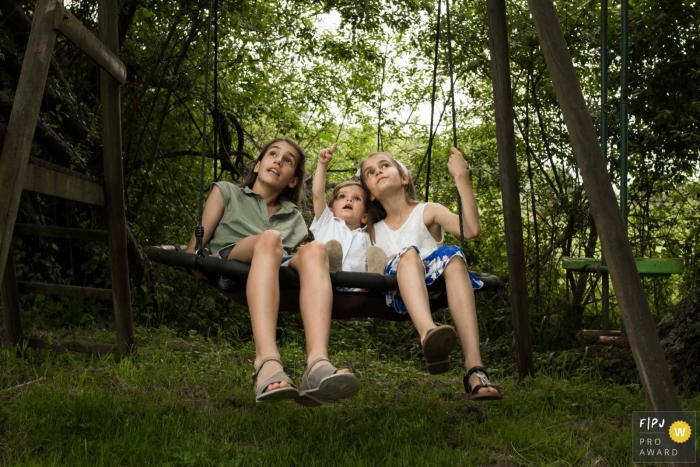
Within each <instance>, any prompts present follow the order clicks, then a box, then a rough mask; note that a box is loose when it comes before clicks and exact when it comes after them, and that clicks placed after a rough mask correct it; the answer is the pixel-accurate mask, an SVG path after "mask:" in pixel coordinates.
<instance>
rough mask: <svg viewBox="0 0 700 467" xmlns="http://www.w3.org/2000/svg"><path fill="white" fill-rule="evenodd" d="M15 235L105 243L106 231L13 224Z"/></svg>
mask: <svg viewBox="0 0 700 467" xmlns="http://www.w3.org/2000/svg"><path fill="white" fill-rule="evenodd" d="M15 235H26V236H35V237H55V238H67V239H70V240H87V241H100V242H106V241H107V238H108V235H107V231H106V230H89V229H75V228H70V227H57V226H53V225H32V224H15Z"/></svg>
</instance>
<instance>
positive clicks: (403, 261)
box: [398, 248, 423, 268]
mask: <svg viewBox="0 0 700 467" xmlns="http://www.w3.org/2000/svg"><path fill="white" fill-rule="evenodd" d="M416 265H418V266H420V267H423V261H421V259H420V255H419V254H418V252H417V251H416V249H415V248H409V249H408V250H406V251H404V252H403V254H401V257H400V258H399V265H398V267H399V268H401V267H404V268H407V267H416Z"/></svg>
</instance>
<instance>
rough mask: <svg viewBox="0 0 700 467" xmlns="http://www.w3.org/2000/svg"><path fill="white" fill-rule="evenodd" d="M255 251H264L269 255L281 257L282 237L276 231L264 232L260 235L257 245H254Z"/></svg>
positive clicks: (282, 252)
mask: <svg viewBox="0 0 700 467" xmlns="http://www.w3.org/2000/svg"><path fill="white" fill-rule="evenodd" d="M255 249H256V250H258V251H261V250H262V251H266V252H270V253H276V254H279V256H280V257H281V256H282V254H284V249H283V248H282V236H281V235H280V233H279V232H278V231H276V230H266V231H264V232H263V233H261V234H260V238H259V239H258V243H257V244H256V245H255Z"/></svg>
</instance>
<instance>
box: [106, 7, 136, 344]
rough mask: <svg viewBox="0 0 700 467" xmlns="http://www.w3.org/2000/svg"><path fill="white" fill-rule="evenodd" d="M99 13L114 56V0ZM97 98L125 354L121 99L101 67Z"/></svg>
mask: <svg viewBox="0 0 700 467" xmlns="http://www.w3.org/2000/svg"><path fill="white" fill-rule="evenodd" d="M98 16H99V28H100V40H101V41H102V42H104V44H105V45H106V46H107V48H108V49H109V50H111V51H112V52H113V53H114V54H115V55H116V56H119V34H118V24H117V19H118V18H119V14H118V8H117V0H99V2H98ZM100 101H101V120H102V142H103V147H104V149H103V152H104V168H105V194H106V201H107V223H108V226H109V227H108V228H109V264H110V269H111V274H112V293H113V303H114V322H115V327H116V330H117V349H118V353H119V354H120V355H125V354H127V353H129V351H130V349H131V347H132V346H133V344H134V330H133V322H132V317H131V291H130V288H129V267H128V264H127V256H126V242H127V239H126V210H125V207H124V173H123V169H122V130H121V98H120V90H119V83H118V82H117V81H116V80H115V79H114V77H113V76H112V75H110V74H109V73H108V72H107V71H105V70H104V69H101V70H100Z"/></svg>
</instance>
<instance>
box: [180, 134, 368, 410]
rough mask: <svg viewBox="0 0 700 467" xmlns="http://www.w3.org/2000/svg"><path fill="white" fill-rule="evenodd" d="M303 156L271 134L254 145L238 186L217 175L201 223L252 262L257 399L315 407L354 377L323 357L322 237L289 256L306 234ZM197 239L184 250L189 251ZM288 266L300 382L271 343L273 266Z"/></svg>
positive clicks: (346, 390)
mask: <svg viewBox="0 0 700 467" xmlns="http://www.w3.org/2000/svg"><path fill="white" fill-rule="evenodd" d="M305 162H306V155H305V154H304V151H303V150H302V148H301V147H299V145H298V144H297V143H295V142H294V141H292V140H289V139H286V138H278V139H274V140H273V141H271V142H270V143H268V144H267V145H266V146H265V147H264V148H263V149H262V151H261V152H260V155H259V156H258V159H257V160H256V162H255V165H254V166H253V168H252V170H250V172H249V174H248V176H247V178H246V180H245V181H244V183H243V185H242V186H241V187H238V186H236V185H233V184H231V183H226V182H220V183H217V184H216V185H214V187H213V188H212V191H211V193H210V195H209V198H208V199H207V203H206V206H205V208H204V213H203V215H202V225H203V226H204V238H203V240H202V243H203V244H206V243H207V242H209V240H211V243H210V246H211V247H212V249H214V250H216V251H218V254H219V256H220V257H221V258H223V259H232V260H238V261H242V262H244V263H249V264H250V273H249V275H248V282H247V286H246V298H247V301H248V307H249V309H250V319H251V324H252V328H253V339H254V341H255V352H256V357H255V362H254V364H253V370H254V372H253V380H254V388H255V394H256V401H257V402H267V401H279V400H284V399H296V400H297V402H299V403H301V404H303V405H308V406H315V405H321V404H323V403H326V402H330V401H333V400H337V399H342V398H347V397H352V396H354V395H355V394H357V391H358V390H359V381H358V380H357V378H356V377H355V375H354V374H352V373H350V371H349V370H347V369H342V370H338V369H337V368H335V367H334V366H333V365H332V364H331V363H330V361H328V340H329V334H330V325H331V309H332V304H333V290H332V286H331V281H330V274H329V269H328V257H327V254H326V248H325V245H324V244H323V243H320V242H316V241H314V242H311V243H308V244H306V245H304V246H302V247H299V249H298V251H297V253H296V254H295V255H294V256H285V255H284V253H285V250H286V251H287V252H291V249H292V248H294V247H297V246H298V245H299V244H300V243H301V242H302V241H303V240H304V238H305V237H306V235H307V230H306V225H305V223H304V219H303V217H302V216H301V213H300V212H299V210H298V207H297V206H298V204H299V202H300V199H301V196H302V194H303V183H304V175H305V166H304V165H305ZM195 243H196V239H195V236H194V235H193V236H192V238H191V239H190V242H189V245H188V247H187V251H188V252H190V253H194V252H195V251H194V250H195ZM280 264H284V265H288V266H289V267H291V268H293V269H294V270H296V271H297V272H298V273H299V280H300V284H301V286H300V291H299V297H300V308H301V317H302V321H303V322H304V332H305V334H306V350H307V370H306V372H305V373H304V376H303V378H302V385H301V387H300V388H299V389H298V388H297V387H296V386H295V385H294V384H293V383H292V381H291V380H290V379H289V377H288V376H287V375H286V373H285V372H284V370H283V369H282V364H281V362H280V360H279V357H280V356H279V351H278V349H277V343H276V338H275V337H276V328H277V314H278V311H279V301H280V290H279V268H280Z"/></svg>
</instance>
